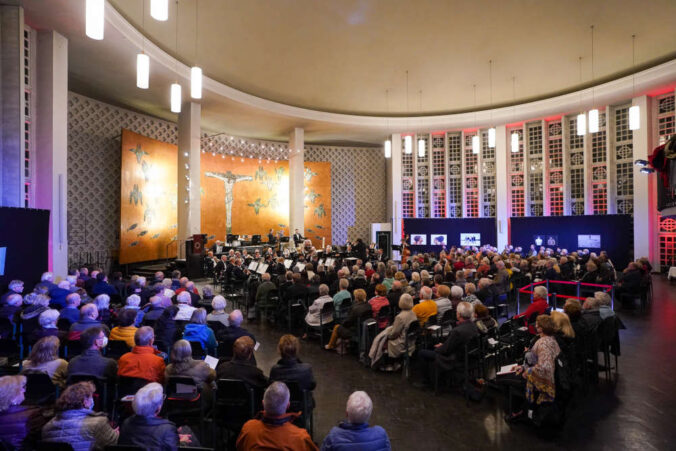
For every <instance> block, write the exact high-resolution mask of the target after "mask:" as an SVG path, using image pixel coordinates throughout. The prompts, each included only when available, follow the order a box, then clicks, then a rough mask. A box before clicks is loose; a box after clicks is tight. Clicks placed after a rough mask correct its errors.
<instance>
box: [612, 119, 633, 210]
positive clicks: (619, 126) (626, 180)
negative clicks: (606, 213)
mask: <svg viewBox="0 0 676 451" xmlns="http://www.w3.org/2000/svg"><path fill="white" fill-rule="evenodd" d="M630 106H631V105H625V106H621V107H617V108H616V109H615V194H616V202H617V203H616V208H617V212H618V213H620V214H633V213H634V148H633V141H632V140H633V132H632V131H631V130H629V107H630Z"/></svg>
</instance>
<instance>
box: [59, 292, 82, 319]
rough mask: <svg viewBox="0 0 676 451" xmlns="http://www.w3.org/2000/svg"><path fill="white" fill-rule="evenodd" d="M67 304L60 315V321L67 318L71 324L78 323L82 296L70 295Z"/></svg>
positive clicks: (66, 299)
mask: <svg viewBox="0 0 676 451" xmlns="http://www.w3.org/2000/svg"><path fill="white" fill-rule="evenodd" d="M65 304H66V306H65V307H64V308H63V309H61V312H60V313H59V319H61V318H65V319H67V320H68V322H70V323H71V324H73V323H76V322H77V321H78V320H79V319H80V310H78V307H79V306H80V295H79V294H77V293H70V294H69V295H68V296H66V298H65Z"/></svg>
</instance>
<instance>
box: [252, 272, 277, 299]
mask: <svg viewBox="0 0 676 451" xmlns="http://www.w3.org/2000/svg"><path fill="white" fill-rule="evenodd" d="M276 288H277V287H276V286H275V284H274V283H272V282H270V273H267V272H266V273H265V274H263V276H262V277H261V284H260V285H258V288H257V289H256V304H258V303H261V304H263V303H265V300H266V299H267V297H268V293H270V291H272V290H274V289H276Z"/></svg>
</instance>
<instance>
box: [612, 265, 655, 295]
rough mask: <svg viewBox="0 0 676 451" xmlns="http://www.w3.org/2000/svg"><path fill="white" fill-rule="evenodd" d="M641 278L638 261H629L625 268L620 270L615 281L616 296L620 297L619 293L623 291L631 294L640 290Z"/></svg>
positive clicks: (641, 273) (642, 276) (642, 277)
mask: <svg viewBox="0 0 676 451" xmlns="http://www.w3.org/2000/svg"><path fill="white" fill-rule="evenodd" d="M648 274H649V273H648ZM643 279H644V275H643V272H642V271H641V267H640V266H639V263H636V262H631V263H629V265H628V266H627V267H626V268H625V270H624V271H622V274H621V275H620V279H619V280H618V282H617V285H618V287H617V288H616V289H615V296H616V298H617V299H621V296H620V295H622V294H624V293H629V294H633V293H636V292H638V291H640V289H641V284H642V283H643Z"/></svg>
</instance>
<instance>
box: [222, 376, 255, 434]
mask: <svg viewBox="0 0 676 451" xmlns="http://www.w3.org/2000/svg"><path fill="white" fill-rule="evenodd" d="M256 406H257V405H256V398H255V392H254V389H253V388H251V387H249V386H248V385H247V384H246V383H244V382H243V381H241V380H237V379H219V380H218V381H216V396H214V423H215V424H214V434H215V433H216V430H217V428H216V426H218V427H219V428H220V429H224V430H225V431H226V434H227V436H226V442H227V441H228V439H229V438H231V437H233V436H234V437H237V436H238V435H239V432H240V430H241V429H242V426H243V425H244V423H246V422H247V421H249V420H250V419H252V418H253V417H254V415H255V414H256ZM217 442H218V440H216V438H214V445H216V444H217Z"/></svg>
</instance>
